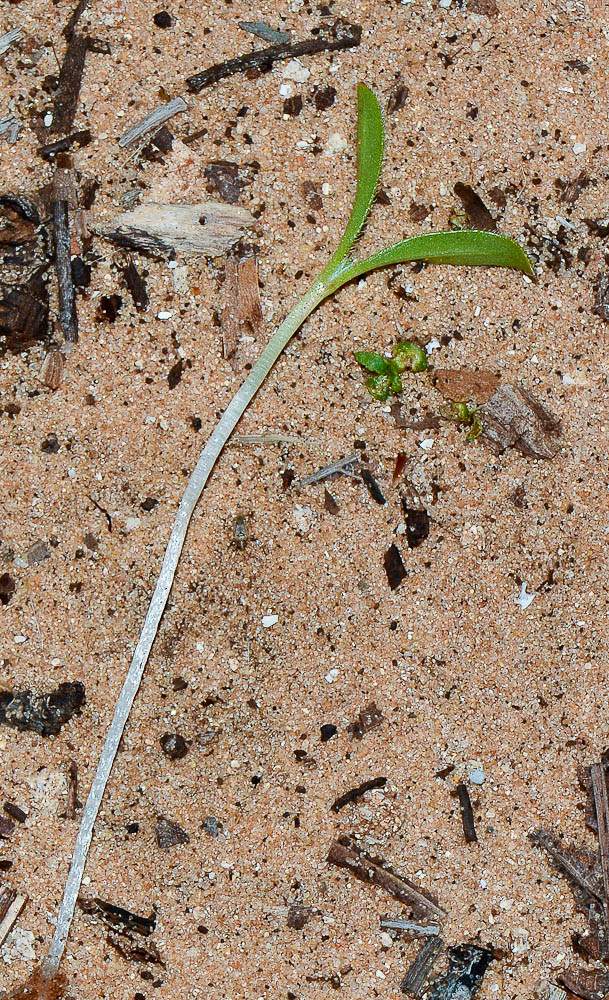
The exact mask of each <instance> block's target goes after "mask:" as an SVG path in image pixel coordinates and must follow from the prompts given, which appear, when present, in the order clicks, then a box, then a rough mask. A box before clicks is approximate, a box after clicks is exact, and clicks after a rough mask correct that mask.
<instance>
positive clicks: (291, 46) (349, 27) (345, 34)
mask: <svg viewBox="0 0 609 1000" xmlns="http://www.w3.org/2000/svg"><path fill="white" fill-rule="evenodd" d="M361 37H362V29H361V28H360V26H359V25H358V24H349V23H348V22H338V23H337V25H336V26H335V36H334V37H332V36H330V37H328V36H323V35H319V36H318V37H317V38H307V39H305V40H304V41H303V42H294V43H292V42H286V43H285V44H284V45H272V46H270V48H268V49H258V50H257V51H254V52H247V53H245V55H241V56H237V57H236V58H235V59H227V60H226V62H222V63H216V64H215V65H213V66H210V67H209V69H204V70H203V71H202V72H201V73H196V74H195V75H194V76H189V77H188V79H187V80H186V83H187V84H188V87H189V89H190V90H192V91H194V93H195V94H198V93H199V91H201V90H203V88H204V87H209V86H211V84H213V83H218V82H219V81H220V80H224V79H225V77H227V76H233V75H234V74H235V73H246V72H247V71H248V70H251V69H270V67H271V66H272V65H273V64H274V63H276V62H278V61H279V60H281V59H298V58H299V57H300V56H308V55H313V54H314V53H315V52H336V51H339V50H340V49H350V48H353V47H354V46H355V45H359V43H360V41H361Z"/></svg>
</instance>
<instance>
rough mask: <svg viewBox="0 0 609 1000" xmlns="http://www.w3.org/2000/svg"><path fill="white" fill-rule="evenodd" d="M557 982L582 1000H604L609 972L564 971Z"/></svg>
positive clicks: (598, 970)
mask: <svg viewBox="0 0 609 1000" xmlns="http://www.w3.org/2000/svg"><path fill="white" fill-rule="evenodd" d="M558 981H559V982H560V983H562V985H563V986H565V987H566V988H567V989H568V990H569V991H570V992H571V993H574V994H575V996H577V997H581V998H582V1000H606V997H607V995H608V994H609V972H604V971H602V970H601V969H591V970H589V971H588V970H585V969H577V970H576V971H574V972H571V971H565V972H562V973H561V974H560V976H559V977H558Z"/></svg>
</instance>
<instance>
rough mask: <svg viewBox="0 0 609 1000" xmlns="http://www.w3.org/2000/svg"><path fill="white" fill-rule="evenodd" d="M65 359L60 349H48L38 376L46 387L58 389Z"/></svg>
mask: <svg viewBox="0 0 609 1000" xmlns="http://www.w3.org/2000/svg"><path fill="white" fill-rule="evenodd" d="M64 367H65V359H64V356H63V354H62V353H61V351H49V352H48V354H47V355H46V357H45V359H44V361H43V362H42V367H41V369H40V378H41V381H42V383H43V385H46V387H47V388H48V389H59V386H60V385H61V380H62V378H63V370H64Z"/></svg>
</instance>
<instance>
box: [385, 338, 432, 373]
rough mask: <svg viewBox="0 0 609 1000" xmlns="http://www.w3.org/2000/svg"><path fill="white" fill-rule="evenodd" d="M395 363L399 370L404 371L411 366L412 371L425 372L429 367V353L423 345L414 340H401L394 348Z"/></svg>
mask: <svg viewBox="0 0 609 1000" xmlns="http://www.w3.org/2000/svg"><path fill="white" fill-rule="evenodd" d="M393 357H394V359H395V361H394V364H395V365H396V366H397V368H398V371H401V372H404V371H406V369H407V368H410V370H411V371H412V372H424V371H425V369H426V368H427V355H426V353H425V351H424V350H423V348H422V347H419V345H418V344H413V342H412V340H400V341H398V343H397V344H396V345H395V347H394V348H393Z"/></svg>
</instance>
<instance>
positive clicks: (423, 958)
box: [400, 937, 444, 1000]
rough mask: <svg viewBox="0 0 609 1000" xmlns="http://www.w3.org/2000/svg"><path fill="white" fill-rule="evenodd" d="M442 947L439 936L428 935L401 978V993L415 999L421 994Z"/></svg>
mask: <svg viewBox="0 0 609 1000" xmlns="http://www.w3.org/2000/svg"><path fill="white" fill-rule="evenodd" d="M443 948H444V942H443V940H442V938H441V937H430V938H429V940H428V941H426V942H425V944H424V945H423V947H422V948H421V950H420V952H419V953H418V955H417V957H416V958H415V960H414V962H413V963H412V965H411V966H410V968H409V969H408V972H407V973H406V975H405V976H404V978H403V980H402V985H401V987H400V989H401V990H402V993H405V994H406V996H409V997H414V998H415V1000H418V998H419V997H421V996H422V995H423V988H424V986H425V983H426V982H427V980H428V978H429V975H430V973H431V971H432V969H433V967H434V965H435V963H436V961H437V959H438V958H439V957H440V952H441V951H442V949H443Z"/></svg>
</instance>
